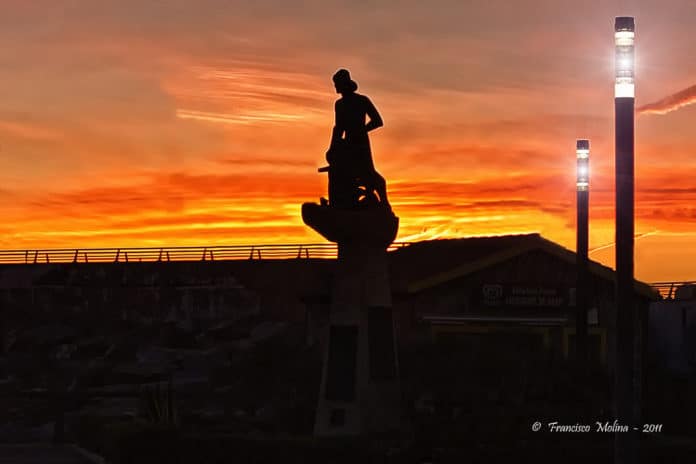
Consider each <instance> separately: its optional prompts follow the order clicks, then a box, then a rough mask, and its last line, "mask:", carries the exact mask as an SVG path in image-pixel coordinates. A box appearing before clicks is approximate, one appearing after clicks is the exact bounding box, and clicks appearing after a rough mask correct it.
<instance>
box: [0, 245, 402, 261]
mask: <svg viewBox="0 0 696 464" xmlns="http://www.w3.org/2000/svg"><path fill="white" fill-rule="evenodd" d="M408 245H410V242H395V243H393V244H392V245H391V246H390V247H389V250H390V251H391V250H395V249H397V248H401V247H404V246H408ZM336 255H337V247H336V245H334V244H332V243H309V244H306V243H303V244H289V245H274V244H271V245H228V246H211V247H162V248H63V249H44V250H0V264H46V263H71V262H72V263H78V262H79V263H99V262H101V263H104V262H116V263H117V262H123V263H126V262H147V261H150V262H153V261H216V260H218V261H224V260H231V259H291V258H306V259H310V258H314V259H316V258H324V259H331V258H336Z"/></svg>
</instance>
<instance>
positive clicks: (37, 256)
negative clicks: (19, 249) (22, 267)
mask: <svg viewBox="0 0 696 464" xmlns="http://www.w3.org/2000/svg"><path fill="white" fill-rule="evenodd" d="M38 259H39V250H36V251H35V252H34V264H36V261H38Z"/></svg>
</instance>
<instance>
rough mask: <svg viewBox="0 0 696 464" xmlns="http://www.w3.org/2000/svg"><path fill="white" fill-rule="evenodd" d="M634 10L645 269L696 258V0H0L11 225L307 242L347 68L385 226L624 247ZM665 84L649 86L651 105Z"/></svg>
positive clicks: (214, 240)
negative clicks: (580, 172) (387, 217)
mask: <svg viewBox="0 0 696 464" xmlns="http://www.w3.org/2000/svg"><path fill="white" fill-rule="evenodd" d="M623 15H627V16H635V17H636V60H637V71H636V76H637V77H636V105H637V107H643V106H645V108H644V109H645V111H643V112H641V113H640V114H639V115H637V117H636V233H637V234H638V236H639V238H637V240H636V276H637V277H638V278H640V279H642V280H646V281H660V280H696V264H694V263H696V204H695V202H694V200H696V157H695V156H694V153H695V152H696V150H695V149H696V130H694V127H696V104H694V105H690V103H691V102H692V101H696V87H694V85H695V84H696V60H695V59H694V58H693V57H694V55H693V53H694V43H696V30H695V29H694V28H693V19H694V18H696V2H694V1H691V0H668V1H665V2H656V1H647V0H645V1H638V0H635V1H629V0H626V1H605V0H591V1H590V0H586V1H572V2H571V1H568V0H535V1H524V2H515V1H510V0H505V1H503V0H480V1H479V0H475V1H466V2H464V1H461V0H443V1H436V2H425V1H423V0H417V1H416V0H355V1H352V2H348V1H337V0H317V1H314V0H311V1H301V2H300V1H281V0H276V1H264V0H254V1H251V0H250V1H241V0H225V1H223V0H197V1H195V2H194V1H190V0H186V1H183V0H167V1H146V0H137V1H136V0H120V1H98V0H97V1H95V0H73V1H71V0H63V1H58V2H56V1H48V0H46V1H40V0H36V1H27V0H4V1H3V2H2V14H0V40H1V41H2V47H0V101H2V104H1V105H0V162H1V163H2V168H1V170H0V198H1V199H2V202H1V203H0V215H1V216H2V218H3V221H2V223H1V224H0V248H2V249H26V248H29V249H35V248H56V247H70V248H74V247H97V246H109V247H112V246H175V245H201V246H205V245H224V244H252V243H301V242H320V241H322V239H321V237H320V236H318V235H317V234H316V233H314V232H313V231H311V230H310V229H309V228H307V227H306V226H304V225H303V223H302V220H301V217H300V205H301V204H302V203H303V202H305V201H318V199H319V197H320V196H322V195H326V193H325V191H326V176H325V175H324V174H319V173H317V171H316V168H317V167H319V166H322V165H324V164H325V161H324V153H325V151H326V148H327V146H328V142H329V138H330V131H331V127H332V125H333V104H334V101H335V99H336V98H337V95H336V94H335V93H334V89H333V86H332V82H331V76H332V74H333V73H334V72H335V71H336V70H337V69H338V68H341V67H345V68H348V69H349V70H350V71H351V74H352V76H353V78H354V79H355V80H356V81H357V82H358V84H359V89H358V92H359V93H364V94H366V95H368V96H369V97H370V98H371V99H372V101H373V102H374V103H375V105H376V106H377V108H378V109H379V111H380V113H381V114H382V117H383V118H384V122H385V125H384V127H382V128H380V129H378V130H376V131H374V132H371V139H372V146H373V153H374V158H375V164H376V166H377V169H378V170H379V171H380V172H381V173H382V175H384V177H385V178H386V179H387V182H388V187H389V191H390V199H391V200H392V205H393V208H394V210H395V212H396V214H397V215H398V216H399V217H400V218H401V228H400V232H399V236H398V240H420V239H427V238H434V237H453V236H470V235H491V234H508V233H530V232H539V233H541V234H542V235H543V236H544V237H546V238H548V239H550V240H553V241H556V242H558V243H560V244H562V245H564V246H566V247H568V248H571V249H574V248H575V152H574V149H575V140H576V139H577V138H589V139H590V140H591V172H592V177H591V182H590V188H591V192H590V211H591V212H590V249H591V250H592V252H591V258H593V259H595V260H598V261H600V262H602V263H605V264H607V265H610V266H613V256H614V248H613V247H612V246H611V243H612V242H613V240H614V139H613V137H614V123H613V111H614V108H613V72H614V63H613V47H614V44H613V21H614V17H615V16H623ZM653 103H656V105H651V106H646V105H649V104H653Z"/></svg>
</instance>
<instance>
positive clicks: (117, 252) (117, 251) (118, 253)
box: [114, 248, 121, 263]
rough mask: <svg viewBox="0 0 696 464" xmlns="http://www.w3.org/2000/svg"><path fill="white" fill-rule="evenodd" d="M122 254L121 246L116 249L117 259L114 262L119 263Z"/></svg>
mask: <svg viewBox="0 0 696 464" xmlns="http://www.w3.org/2000/svg"><path fill="white" fill-rule="evenodd" d="M120 255H121V249H120V248H119V249H118V250H116V259H114V263H118V257H119V256H120Z"/></svg>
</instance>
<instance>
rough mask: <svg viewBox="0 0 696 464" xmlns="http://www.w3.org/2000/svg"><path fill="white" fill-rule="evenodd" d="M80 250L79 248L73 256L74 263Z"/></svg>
mask: <svg viewBox="0 0 696 464" xmlns="http://www.w3.org/2000/svg"><path fill="white" fill-rule="evenodd" d="M79 251H80V250H77V249H76V250H75V256H73V260H72V262H73V263H76V262H77V254H78V253H79Z"/></svg>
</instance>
